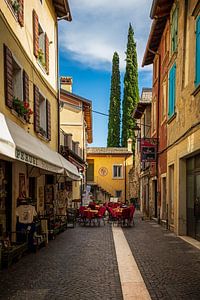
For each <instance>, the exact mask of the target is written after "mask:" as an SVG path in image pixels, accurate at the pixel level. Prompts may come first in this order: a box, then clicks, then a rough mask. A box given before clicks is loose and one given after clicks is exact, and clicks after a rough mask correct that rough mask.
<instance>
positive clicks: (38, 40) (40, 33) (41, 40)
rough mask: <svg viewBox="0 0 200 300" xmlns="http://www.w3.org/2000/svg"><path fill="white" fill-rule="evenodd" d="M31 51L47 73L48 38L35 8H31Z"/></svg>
mask: <svg viewBox="0 0 200 300" xmlns="http://www.w3.org/2000/svg"><path fill="white" fill-rule="evenodd" d="M33 52H34V55H35V57H36V58H37V61H38V62H39V64H40V65H41V66H42V67H43V70H44V71H45V72H46V73H47V74H49V38H48V36H47V34H46V33H45V31H44V30H43V29H42V26H41V24H40V22H39V18H38V15H37V13H36V11H35V10H33Z"/></svg>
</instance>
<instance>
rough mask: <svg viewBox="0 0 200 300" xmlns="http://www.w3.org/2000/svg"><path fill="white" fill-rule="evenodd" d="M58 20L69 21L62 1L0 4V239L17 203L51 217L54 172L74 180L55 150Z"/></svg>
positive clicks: (11, 226) (12, 226)
mask: <svg viewBox="0 0 200 300" xmlns="http://www.w3.org/2000/svg"><path fill="white" fill-rule="evenodd" d="M59 18H62V19H66V20H68V21H71V14H70V10H69V6H68V2H67V1H66V0H60V1H50V0H44V1H23V0H18V1H10V0H1V1H0V78H1V83H0V99H1V101H0V126H1V132H0V237H4V236H5V235H7V234H8V233H9V232H15V231H16V223H17V216H16V211H17V207H19V205H21V204H22V202H21V201H22V200H23V201H24V200H25V202H26V203H25V204H27V205H31V206H34V207H35V210H36V212H37V213H38V214H39V213H40V214H43V215H45V216H46V217H50V218H51V216H53V215H54V213H55V209H56V208H55V207H54V203H53V201H55V200H56V192H57V189H58V182H57V174H59V175H66V170H67V169H70V172H71V174H73V176H75V177H76V179H78V178H79V174H78V171H77V168H76V167H75V166H73V165H72V164H71V163H70V162H67V161H66V160H65V159H64V158H62V157H61V156H60V154H58V152H57V151H59V140H58V137H59V107H58V103H59V102H58V22H57V21H58V19H59ZM27 202H28V203H27ZM31 206H30V207H31ZM32 217H33V216H32ZM32 217H31V218H30V220H29V219H28V221H32V219H33V218H32ZM26 223H27V222H26Z"/></svg>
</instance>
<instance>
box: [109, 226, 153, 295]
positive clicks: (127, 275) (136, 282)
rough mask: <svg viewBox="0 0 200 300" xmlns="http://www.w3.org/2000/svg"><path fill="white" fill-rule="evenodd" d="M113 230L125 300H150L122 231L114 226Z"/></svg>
mask: <svg viewBox="0 0 200 300" xmlns="http://www.w3.org/2000/svg"><path fill="white" fill-rule="evenodd" d="M112 230H113V237H114V243H115V250H116V255H117V263H118V269H119V275H120V281H121V286H122V293H123V298H124V300H150V299H151V298H150V296H149V293H148V290H147V288H146V285H145V283H144V281H143V279H142V276H141V274H140V271H139V269H138V267H137V264H136V262H135V259H134V257H133V255H132V252H131V250H130V248H129V245H128V243H127V241H126V238H125V236H124V233H123V231H122V229H121V228H120V227H116V226H113V227H112Z"/></svg>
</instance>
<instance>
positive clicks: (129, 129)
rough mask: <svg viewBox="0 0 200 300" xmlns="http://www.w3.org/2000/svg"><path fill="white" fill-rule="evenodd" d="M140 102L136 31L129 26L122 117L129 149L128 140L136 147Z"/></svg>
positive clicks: (124, 134)
mask: <svg viewBox="0 0 200 300" xmlns="http://www.w3.org/2000/svg"><path fill="white" fill-rule="evenodd" d="M138 101H139V89H138V64H137V52H136V43H135V41H134V31H133V28H132V26H131V24H130V25H129V31H128V43H127V51H126V71H125V76H124V96H123V103H122V109H123V115H122V138H121V144H122V147H127V139H128V138H132V139H133V146H134V144H135V143H134V131H133V128H134V126H135V120H134V119H133V117H132V113H133V110H134V108H135V107H136V105H137V103H138Z"/></svg>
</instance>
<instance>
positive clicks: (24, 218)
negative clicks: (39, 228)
mask: <svg viewBox="0 0 200 300" xmlns="http://www.w3.org/2000/svg"><path fill="white" fill-rule="evenodd" d="M16 216H17V217H19V222H20V223H23V224H29V223H32V222H33V217H35V216H37V213H36V210H35V207H34V206H32V205H20V206H18V207H17V209H16Z"/></svg>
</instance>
